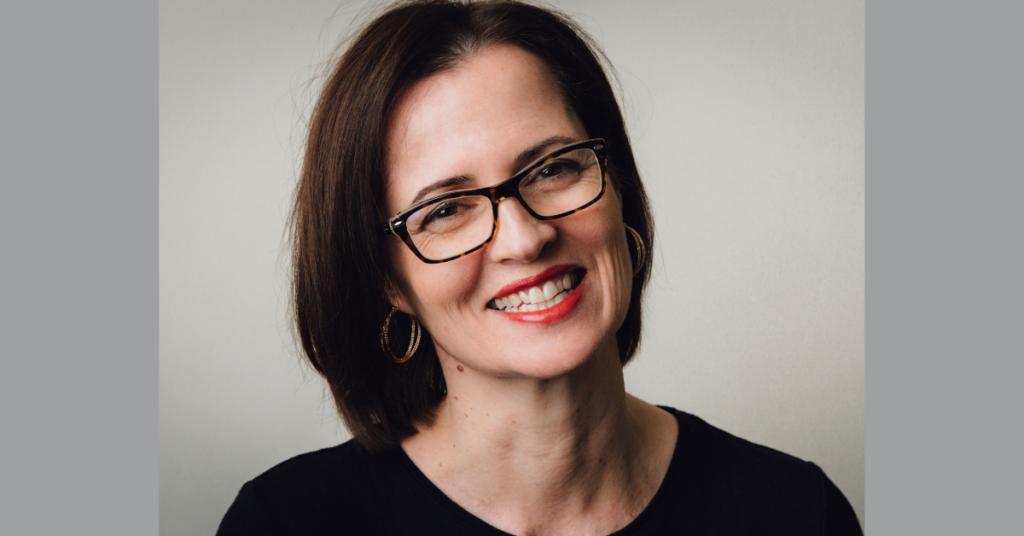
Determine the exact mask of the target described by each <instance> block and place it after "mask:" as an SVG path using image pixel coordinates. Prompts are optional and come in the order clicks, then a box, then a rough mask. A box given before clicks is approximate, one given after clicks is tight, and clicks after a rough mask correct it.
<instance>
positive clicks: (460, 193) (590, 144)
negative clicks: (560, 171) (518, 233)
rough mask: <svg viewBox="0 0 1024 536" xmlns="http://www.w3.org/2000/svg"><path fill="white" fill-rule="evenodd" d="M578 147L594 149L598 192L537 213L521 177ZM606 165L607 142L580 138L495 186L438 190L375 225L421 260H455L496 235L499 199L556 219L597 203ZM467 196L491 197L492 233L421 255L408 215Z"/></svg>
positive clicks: (533, 212)
mask: <svg viewBox="0 0 1024 536" xmlns="http://www.w3.org/2000/svg"><path fill="white" fill-rule="evenodd" d="M580 149H589V150H591V151H593V152H594V155H595V156H596V157H597V164H598V166H599V169H600V175H601V187H600V190H599V191H598V192H597V194H596V195H595V196H594V197H593V198H592V199H590V200H589V201H587V202H585V203H583V204H582V205H580V206H578V207H575V208H573V209H571V210H566V211H564V212H560V213H558V214H554V215H551V216H542V215H540V214H538V213H537V212H536V211H535V210H534V209H533V208H532V207H531V206H530V204H529V203H528V202H526V200H525V199H523V193H522V191H521V190H520V185H521V183H522V181H523V179H524V178H526V177H528V176H530V175H531V174H532V173H533V172H534V171H537V170H538V169H540V168H543V167H544V166H545V165H547V164H548V163H550V162H552V161H553V160H555V159H557V158H558V157H560V156H562V155H565V154H566V153H570V152H572V151H578V150H580ZM607 169H608V149H607V144H605V141H604V140H603V139H601V138H595V139H591V140H586V141H581V142H577V143H573V144H570V145H566V146H565V147H561V148H559V149H556V150H555V151H553V152H551V153H548V154H547V155H545V156H542V157H541V158H539V159H537V160H536V161H534V162H533V163H532V164H530V165H529V166H526V167H525V168H524V169H523V170H522V171H520V172H518V173H516V174H515V175H513V176H512V178H510V179H508V180H507V181H505V182H502V183H501V184H498V185H496V186H491V187H488V188H477V189H475V190H455V191H451V192H446V193H444V194H441V195H439V196H437V197H432V198H430V199H427V200H426V201H421V202H419V203H416V204H415V205H413V206H412V207H411V208H408V209H406V210H403V211H402V212H399V213H398V214H396V215H395V216H394V217H392V218H391V219H389V220H388V221H386V222H383V223H381V224H380V227H378V229H379V231H380V233H381V234H384V235H388V234H394V235H396V236H398V237H399V238H401V239H402V242H405V245H406V246H408V247H409V249H410V250H411V251H412V252H413V253H414V254H416V256H417V257H418V258H419V259H420V260H421V261H423V262H425V263H428V264H438V263H442V262H448V261H452V260H455V259H458V258H461V257H465V256H466V255H469V254H470V253H473V252H474V251H476V250H478V249H480V248H482V247H484V246H486V245H487V244H488V243H490V242H491V240H493V239H494V237H495V236H497V235H498V204H499V203H501V202H502V201H504V200H506V199H516V200H518V201H519V204H520V205H522V207H523V208H524V209H526V211H527V212H528V213H529V214H530V216H533V217H534V218H536V219H538V220H555V219H558V218H564V217H566V216H569V215H571V214H575V213H577V212H579V211H581V210H583V209H585V208H587V207H589V206H590V205H593V204H594V203H596V202H597V201H598V200H600V199H601V197H602V196H603V195H604V190H605V185H606V184H607V178H606V177H605V175H606V173H607ZM469 196H481V197H486V198H488V199H490V200H491V209H492V210H493V222H492V225H491V233H490V235H489V236H488V237H487V238H486V239H485V240H483V241H482V242H481V243H479V244H477V245H476V246H474V247H472V248H470V249H468V250H466V251H464V252H462V253H459V254H458V255H452V256H449V257H446V258H443V259H430V258H427V257H426V256H424V255H423V254H422V253H421V252H420V250H419V249H418V248H417V247H416V244H415V243H414V242H413V239H412V237H411V236H410V235H409V226H408V219H409V217H410V216H412V215H413V214H415V213H416V212H417V211H418V210H420V209H422V208H423V207H425V206H428V205H431V204H434V203H437V202H439V201H445V200H450V199H454V198H458V197H469Z"/></svg>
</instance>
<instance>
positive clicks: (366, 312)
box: [292, 0, 654, 450]
mask: <svg viewBox="0 0 1024 536" xmlns="http://www.w3.org/2000/svg"><path fill="white" fill-rule="evenodd" d="M498 44H504V45H512V46H516V47H519V48H521V49H523V50H525V51H528V52H531V53H533V54H535V55H536V56H537V57H538V58H540V59H541V60H542V61H543V62H544V63H545V64H546V65H547V66H548V67H549V68H550V70H551V73H552V74H553V76H554V78H555V79H556V82H557V84H558V86H559V89H560V91H561V93H562V95H563V98H564V99H565V101H566V104H567V105H568V107H569V108H570V109H571V110H572V111H573V112H574V113H575V115H576V116H577V117H578V118H579V119H580V121H581V122H582V124H583V127H584V128H585V129H586V132H587V133H588V134H589V135H590V136H594V137H600V138H604V139H605V140H606V141H607V145H608V150H609V158H608V161H609V166H610V175H611V176H612V177H613V180H614V184H615V185H616V188H617V190H618V191H619V193H620V194H621V196H622V215H623V220H624V221H625V223H626V224H627V225H629V226H630V227H633V228H634V229H636V230H637V232H639V233H640V236H642V237H643V239H644V240H645V241H646V244H647V247H648V251H649V253H648V255H647V256H646V260H645V262H644V267H643V269H642V270H641V272H640V274H638V275H637V277H635V278H634V279H633V288H632V299H631V301H630V304H629V310H628V313H627V315H626V319H625V321H624V322H623V324H622V326H621V327H620V328H619V329H618V331H617V332H616V338H617V341H618V347H619V356H620V358H621V360H622V363H623V364H625V363H626V362H627V361H629V359H630V358H631V357H632V356H633V354H634V353H635V352H636V349H637V346H638V345H639V343H640V316H641V297H642V293H643V289H644V286H645V284H646V282H647V278H648V276H649V274H650V266H651V254H650V252H652V251H653V243H654V240H653V239H654V229H653V221H652V218H651V215H650V208H649V206H648V201H647V196H646V194H645V193H644V189H643V185H642V184H641V183H640V177H639V174H638V172H637V169H636V163H635V162H634V160H633V153H632V149H631V148H630V144H629V139H628V137H627V134H626V128H625V124H624V123H623V119H622V113H621V112H620V110H619V106H618V103H617V102H616V100H615V95H614V92H613V91H612V86H611V85H610V84H609V81H608V78H607V77H606V76H605V73H604V70H603V69H602V67H601V62H600V61H599V59H598V54H599V52H595V51H596V50H597V48H596V47H595V46H594V45H593V44H592V42H591V41H590V39H589V38H588V37H587V36H586V34H585V33H584V32H583V31H582V30H581V29H580V28H579V27H578V26H577V25H576V24H575V23H574V22H572V21H571V20H569V19H568V18H566V17H565V16H563V15H561V14H559V13H556V12H553V11H551V10H547V9H542V8H539V7H535V6H532V5H528V4H524V3H520V2H512V1H481V2H473V1H456V0H419V1H411V2H401V3H399V4H397V5H395V6H393V7H391V8H390V9H389V10H387V11H386V12H384V13H383V14H382V15H380V16H379V17H377V18H376V19H374V20H373V21H372V22H370V23H369V24H368V25H367V26H366V27H365V28H364V29H363V30H362V31H361V32H360V33H359V34H358V36H357V37H356V38H355V40H354V41H353V42H352V44H351V45H350V46H349V48H348V50H347V51H345V53H344V54H343V55H342V56H341V58H340V60H339V61H338V63H337V65H336V66H335V67H334V68H333V70H332V72H331V74H330V75H329V77H328V78H327V81H326V84H325V86H324V88H323V91H322V93H321V94H320V97H319V100H318V101H317V103H316V106H315V108H314V110H313V114H312V118H311V121H310V129H309V139H308V141H307V144H306V151H305V158H304V161H303V165H302V172H301V176H300V178H299V184H298V188H297V190H296V194H295V205H294V207H293V210H292V247H293V250H292V262H293V270H294V274H293V281H292V291H293V298H294V302H293V306H294V313H295V322H296V328H297V331H298V336H299V339H300V341H301V344H302V349H303V352H304V353H305V355H306V357H307V358H308V359H309V362H310V363H311V364H312V365H313V367H314V368H315V369H316V370H317V371H318V372H319V373H320V374H322V375H323V377H324V378H325V379H326V380H327V383H328V385H329V386H330V389H331V393H332V394H333V395H334V401H335V404H336V405H337V408H338V412H339V413H340V414H341V416H342V419H343V420H344V422H345V424H346V426H347V427H348V428H349V430H350V431H351V432H352V434H353V436H355V439H356V440H357V441H358V442H359V443H361V444H362V445H363V446H365V447H367V448H370V449H373V450H379V449H383V448H387V447H391V446H395V445H397V444H398V443H399V442H400V441H401V440H402V439H404V438H406V437H409V436H411V435H413V434H415V433H416V424H423V423H429V422H431V420H432V419H433V416H434V411H435V410H436V408H437V405H438V403H439V402H441V401H442V400H443V399H444V397H445V395H446V393H447V390H446V387H445V380H444V376H443V374H442V371H441V366H440V363H439V362H438V358H437V353H436V351H435V349H434V345H433V342H432V341H431V339H430V335H429V334H428V333H425V332H424V334H423V340H422V344H421V345H420V349H419V351H418V352H417V354H416V355H415V356H413V358H412V359H410V360H409V361H408V362H406V363H402V364H397V363H394V362H393V361H391V359H389V357H388V356H387V355H386V354H385V353H384V351H383V349H382V348H381V336H380V331H381V325H382V324H383V322H384V319H385V317H386V316H387V314H388V312H389V311H390V309H391V306H390V303H389V301H388V298H387V294H386V291H385V289H387V288H393V287H392V284H393V282H395V281H397V279H396V278H395V274H394V271H393V267H392V263H391V259H390V257H389V255H388V251H389V250H388V245H387V240H390V239H393V237H385V236H381V235H379V234H377V232H376V229H377V227H378V223H379V222H380V221H382V219H383V218H382V216H381V214H380V213H379V211H378V207H380V206H383V200H384V198H385V187H386V185H385V180H386V166H385V140H386V135H387V131H388V121H389V119H390V117H391V114H392V110H393V108H394V106H395V104H396V103H397V101H398V99H399V98H400V97H401V96H402V95H403V93H404V92H405V91H406V90H407V89H409V88H410V87H411V86H412V85H413V84H415V83H416V82H418V81H420V80H422V79H424V78H426V77H429V76H431V75H433V74H436V73H439V72H442V71H444V70H447V69H452V68H455V67H457V66H458V64H459V63H460V62H463V61H465V60H466V59H467V58H468V57H469V56H471V55H472V54H473V53H474V52H475V51H477V50H479V49H481V48H483V47H486V46H489V45H498ZM623 232H625V231H623ZM630 240H632V239H630ZM633 260H634V262H635V261H636V259H635V257H634V259H633ZM396 316H400V317H405V315H396ZM405 318H407V317H405ZM395 324H396V322H394V321H393V322H392V330H394V331H397V332H398V333H400V337H402V338H404V337H406V336H407V335H406V333H408V332H409V328H408V324H400V325H398V326H395ZM389 333H392V332H389ZM392 338H395V337H392ZM399 344H400V343H399ZM396 348H397V344H396ZM403 351H404V348H401V349H397V350H396V352H397V355H401V354H402V353H403Z"/></svg>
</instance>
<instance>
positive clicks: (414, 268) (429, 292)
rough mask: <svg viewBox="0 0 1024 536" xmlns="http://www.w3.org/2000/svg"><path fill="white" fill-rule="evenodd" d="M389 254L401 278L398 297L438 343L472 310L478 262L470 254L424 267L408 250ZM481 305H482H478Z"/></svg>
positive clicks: (457, 326)
mask: <svg viewBox="0 0 1024 536" xmlns="http://www.w3.org/2000/svg"><path fill="white" fill-rule="evenodd" d="M402 249H403V250H404V251H392V254H393V255H395V256H394V257H392V258H393V259H395V261H396V262H395V268H396V271H397V272H398V276H399V277H400V278H401V279H402V282H401V285H402V294H403V296H404V298H405V301H406V303H407V306H408V308H409V310H410V312H412V313H413V314H414V315H416V317H417V319H419V320H420V322H422V323H423V325H424V326H425V327H426V328H427V330H428V331H429V332H430V333H431V335H432V336H433V337H434V338H435V340H438V342H441V341H440V339H443V338H444V337H445V334H450V333H452V332H454V331H458V329H459V326H461V325H465V324H466V322H465V318H464V317H462V316H460V315H461V314H462V313H464V312H466V311H467V310H471V309H472V308H473V307H474V304H475V303H474V302H475V300H474V298H475V293H474V289H475V288H476V285H477V283H478V281H479V278H480V269H479V263H478V262H474V260H475V259H474V257H475V256H476V255H475V254H474V255H470V256H467V257H463V258H461V259H458V261H452V262H446V263H441V264H427V263H425V262H423V261H421V260H420V259H419V258H418V257H416V256H415V254H413V253H412V252H411V251H409V248H407V247H405V245H404V244H403V245H402ZM481 306H482V305H481Z"/></svg>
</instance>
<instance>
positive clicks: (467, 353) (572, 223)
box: [386, 46, 632, 378]
mask: <svg viewBox="0 0 1024 536" xmlns="http://www.w3.org/2000/svg"><path fill="white" fill-rule="evenodd" d="M602 134H603V133H601V132H585V131H584V129H583V126H582V125H581V124H580V122H579V121H578V120H577V119H576V117H575V116H574V115H573V114H572V113H571V112H569V111H568V110H567V108H566V106H565V105H564V103H563V102H562V99H561V97H560V96H559V94H558V92H557V90H556V88H555V84H554V82H553V80H552V78H551V75H550V74H549V73H548V70H547V68H546V67H545V66H544V64H543V63H542V62H541V61H540V60H539V59H537V58H536V57H535V56H533V55H531V54H529V53H527V52H525V51H523V50H521V49H518V48H515V47H510V46H496V47H490V48H486V49H484V50H482V51H480V52H478V53H476V54H474V55H473V56H472V57H471V58H470V59H469V60H468V61H467V62H465V63H464V64H462V65H460V66H458V67H457V68H455V69H454V70H451V71H447V72H444V73H441V74H438V75H435V76H432V77H430V78H427V79H425V80H422V81H420V82H419V83H418V84H416V85H414V86H413V87H412V88H411V89H410V90H409V91H408V92H407V93H406V94H405V95H404V96H403V98H402V99H401V101H400V102H399V104H398V107H397V108H396V111H395V115H394V117H393V120H392V124H391V130H390V131H389V135H388V172H389V175H390V177H389V184H388V188H387V207H386V208H387V210H388V212H389V213H390V214H395V213H397V212H399V211H401V210H404V209H406V208H408V207H410V206H411V205H412V204H413V203H414V199H415V198H416V197H417V195H418V194H420V193H421V192H422V191H423V190H424V189H425V188H428V187H430V186H432V185H435V186H436V184H435V183H438V182H440V181H444V180H445V179H447V178H451V177H462V178H463V181H462V182H461V183H460V184H457V185H451V186H448V187H441V188H437V189H433V190H430V191H429V192H427V193H425V195H424V196H423V197H422V198H421V199H427V198H430V197H434V196H436V195H440V194H441V193H444V192H447V191H451V190H457V189H458V190H461V189H469V188H482V187H487V186H493V185H496V184H498V183H501V182H503V181H505V180H507V179H508V178H509V177H511V176H512V175H514V174H515V173H516V172H517V171H519V170H520V169H521V168H522V167H523V165H524V164H523V160H524V157H525V160H526V163H529V162H531V161H533V160H534V159H536V158H539V157H541V156H543V155H544V154H547V153H548V152H550V151H553V150H555V149H558V148H559V147H562V146H565V145H568V144H569V143H571V142H572V141H582V140H586V139H589V138H590V137H591V136H593V137H600V136H601V135H602ZM545 142H547V143H545ZM526 152H529V154H524V153H526ZM517 161H518V162H517ZM626 248H627V244H626V235H625V230H624V228H623V224H622V214H621V201H620V198H619V196H618V193H617V192H616V190H615V188H614V187H613V186H612V184H611V182H610V181H609V184H608V186H607V188H606V190H605V194H604V196H603V197H602V198H601V199H600V200H599V201H598V202H597V203H595V204H594V205H591V206H590V207H588V208H586V209H584V210H582V211H580V212H578V213H576V214H573V215H570V216H567V217H564V218H561V219H557V220H549V221H538V220H536V219H534V218H533V217H531V216H530V215H529V214H528V213H527V212H526V211H525V210H524V209H523V208H522V206H521V205H520V204H519V202H518V201H517V200H514V199H508V200H505V201H503V202H502V203H501V204H500V205H499V208H498V234H497V236H496V237H495V238H494V239H493V240H492V241H491V242H490V243H489V244H488V245H487V246H485V247H484V248H483V249H481V250H478V251H476V252H474V253H471V254H469V255H467V256H465V257H462V258H459V259H456V260H453V261H449V262H445V263H441V264H426V263H424V262H422V261H420V260H419V259H418V258H417V257H416V256H415V255H414V254H413V253H412V252H411V251H410V250H409V249H408V248H407V247H406V246H405V245H404V244H403V243H402V242H401V241H400V240H397V239H392V248H391V255H392V258H393V259H394V261H395V266H396V268H397V273H398V276H399V279H400V281H399V287H400V288H398V289H395V292H394V296H393V298H392V301H393V304H394V305H395V306H396V307H398V309H399V310H401V311H403V312H405V313H409V314H413V315H415V316H416V318H417V319H419V320H420V321H421V322H422V323H423V324H424V326H425V327H426V329H427V330H429V332H430V334H431V336H432V337H433V340H434V343H435V345H436V346H437V350H438V354H439V355H440V356H441V358H442V362H444V363H445V366H446V369H448V370H451V369H452V368H457V367H458V366H462V367H463V368H462V369H461V370H465V369H469V370H470V371H474V372H478V373H482V374H487V375H491V376H500V377H517V376H518V377H533V378H552V377H556V376H559V375H561V374H564V373H566V372H569V371H572V370H574V369H576V368H577V367H579V366H580V365H582V364H584V363H585V362H586V361H587V360H588V359H589V358H590V357H591V356H594V355H596V354H598V353H599V352H602V353H604V352H611V353H614V355H615V356H617V355H618V354H617V347H616V344H615V331H616V330H617V329H618V327H619V326H620V325H621V324H622V322H623V320H624V319H625V316H626V311H627V307H628V305H629V297H630V284H631V278H632V266H631V265H630V258H629V254H628V250H627V249H626ZM567 274H568V277H569V278H571V279H573V288H572V289H571V291H569V292H567V293H566V295H567V296H566V295H563V296H562V298H558V297H557V296H556V297H554V298H551V300H552V301H551V302H548V303H553V301H554V300H561V301H560V302H559V303H558V304H557V305H554V306H553V307H550V308H549V309H546V310H543V311H536V312H520V313H508V312H504V311H500V310H498V309H496V308H494V307H495V303H494V302H495V300H496V299H498V298H503V297H506V296H509V295H511V294H515V295H517V296H519V292H523V294H525V295H526V296H527V297H529V295H530V293H531V290H530V289H531V288H533V287H536V288H537V289H538V290H539V291H540V292H543V289H544V286H545V283H546V282H548V281H552V282H555V281H557V280H564V278H565V276H566V275H567ZM556 289H557V288H556ZM548 290H549V293H550V290H551V289H550V288H549V289H548ZM563 292H564V291H563ZM536 295H537V291H534V296H535V297H536ZM510 299H511V300H512V301H513V303H514V301H515V299H514V298H510ZM449 358H450V360H449ZM414 359H415V358H414Z"/></svg>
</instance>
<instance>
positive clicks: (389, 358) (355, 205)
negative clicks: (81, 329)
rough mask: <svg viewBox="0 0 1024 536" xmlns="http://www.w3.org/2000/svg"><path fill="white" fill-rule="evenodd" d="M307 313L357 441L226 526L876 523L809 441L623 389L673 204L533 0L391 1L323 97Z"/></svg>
mask: <svg viewBox="0 0 1024 536" xmlns="http://www.w3.org/2000/svg"><path fill="white" fill-rule="evenodd" d="M294 218H295V219H294V225H295V228H294V257H293V260H294V269H295V275H294V293H295V308H296V310H295V312H296V320H297V327H298V331H299V334H300V337H301V341H302V345H303V349H304V351H305V354H306V356H307V357H308V358H309V360H310V362H311V363H312V365H313V366H314V367H315V368H316V369H317V370H318V371H319V372H320V373H321V374H322V375H323V376H324V377H325V379H326V380H327V382H328V384H329V385H330V387H331V391H332V394H333V395H334V399H335V402H336V404H337V407H338V410H339V412H340V414H341V416H342V417H343V419H344V420H345V423H346V425H347V426H348V427H349V429H350V430H351V432H352V433H353V435H354V439H353V441H350V442H348V443H345V444H343V445H340V446H338V447H335V448H332V449H326V450H323V451H319V452H315V453H311V454H307V455H303V456H299V457H297V458H294V459H292V460H289V461H288V462H285V463H284V464H281V465H279V466H277V467H275V468H274V469H271V470H270V471H268V472H266V473H264V474H263V475H261V476H260V477H258V478H256V479H254V480H253V481H251V482H249V483H247V484H246V485H245V486H244V487H243V488H242V491H241V492H240V493H239V496H238V498H237V499H236V501H235V503H234V505H233V506H232V507H231V509H230V510H229V511H228V513H227V515H226V516H225V518H224V521H223V522H222V525H221V529H220V532H219V533H220V534H321V533H322V534H327V533H331V534H336V533H352V534H412V533H415V534H448V535H450V534H505V533H512V534H611V533H616V534H634V533H637V534H639V533H643V534H662V533H679V532H691V533H698V534H709V533H710V534H738V533H752V532H757V533H766V532H767V533H777V532H785V533H813V534H818V533H829V534H833V533H834V534H845V533H852V534H856V533H859V532H860V530H859V526H858V524H857V520H856V517H855V516H854V514H853V511H852V509H851V508H850V506H849V504H848V503H847V502H846V500H845V498H843V496H842V494H841V493H840V492H839V491H838V490H837V489H836V488H835V486H833V485H832V484H831V482H830V481H829V480H828V479H827V478H826V477H825V476H824V474H823V473H822V472H821V471H820V469H818V468H817V467H816V466H814V465H813V464H809V463H807V462H802V461H800V460H797V459H795V458H791V457H789V456H786V455H784V454H781V453H778V452H776V451H772V450H770V449H767V448H765V447H760V446H757V445H753V444H751V443H748V442H746V441H743V440H741V439H738V438H735V437H733V436H730V435H728V434H726V433H724V432H722V431H719V430H716V429H714V428H713V427H711V426H709V425H708V424H706V423H704V422H703V421H701V420H700V419H698V418H696V417H693V416H691V415H687V414H684V413H682V412H678V411H676V410H672V409H670V408H659V407H656V406H653V405H651V404H648V403H647V402H644V401H641V400H639V399H637V398H635V397H632V396H630V395H628V394H627V393H626V392H625V388H624V382H623V374H622V366H623V365H624V364H625V363H626V362H628V360H629V359H630V358H631V357H632V355H633V353H634V352H635V350H636V348H637V345H638V344H639V340H640V320H641V319H640V316H641V315H640V313H641V298H642V294H643V290H644V285H645V283H646V280H647V277H648V274H649V272H650V255H649V254H648V252H649V251H650V248H651V247H652V246H653V228H652V220H651V217H650V211H649V209H648V205H647V200H646V197H645V193H644V189H643V185H642V184H641V182H640V179H639V174H638V172H637V169H636V165H635V163H634V161H633V157H632V153H631V149H630V145H629V140H628V137H627V135H626V131H625V127H624V124H623V120H622V116H621V113H620V111H619V109H618V105H617V103H616V101H615V98H614V94H613V92H612V89H611V86H610V85H609V83H608V81H607V78H606V76H605V74H604V72H603V71H602V69H601V66H600V63H599V62H598V60H597V57H596V56H595V53H594V52H593V49H592V47H590V46H589V45H588V44H587V41H586V39H585V37H583V34H582V32H581V31H580V30H578V28H576V26H575V25H574V24H573V23H571V22H570V21H568V20H566V19H565V18H563V17H561V16H559V15H557V14H554V13H551V12H549V11H546V10H542V9H539V8H536V7H531V6H527V5H522V4H517V3H512V2H480V3H462V2H446V1H428V2H414V3H406V4H402V5H400V6H397V7H395V8H393V9H391V10H389V11H388V12H386V13H385V14H383V15H381V16H380V17H378V18H377V19H376V20H374V21H373V22H372V23H370V24H369V25H368V26H367V27H366V28H365V29H364V30H363V32H362V33H361V34H360V35H359V36H358V37H357V38H356V39H355V41H354V42H353V44H352V45H351V47H350V48H349V49H348V51H347V52H346V53H345V54H344V56H343V57H342V58H341V60H340V62H339V63H338V65H337V66H336V67H335V69H334V71H333V74H332V75H331V77H330V78H329V80H328V82H327V84H326V86H325V88H324V90H323V93H322V95H321V98H320V100H319V102H318V104H317V107H316V109H315V111H314V114H313V118H312V121H311V127H310V134H309V139H308V145H307V150H306V155H305V161H304V168H303V173H302V178H301V181H300V184H299V187H298V191H297V196H296V204H295V210H294Z"/></svg>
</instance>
